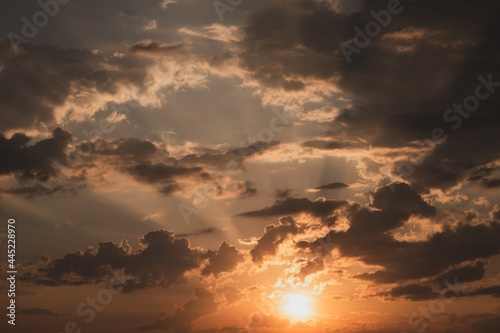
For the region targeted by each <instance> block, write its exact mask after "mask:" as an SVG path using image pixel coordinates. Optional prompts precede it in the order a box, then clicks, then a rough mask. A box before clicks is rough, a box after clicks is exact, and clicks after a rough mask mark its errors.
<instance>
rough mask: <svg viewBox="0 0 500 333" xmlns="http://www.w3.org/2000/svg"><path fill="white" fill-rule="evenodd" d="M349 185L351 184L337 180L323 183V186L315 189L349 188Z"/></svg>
mask: <svg viewBox="0 0 500 333" xmlns="http://www.w3.org/2000/svg"><path fill="white" fill-rule="evenodd" d="M347 187H349V185H347V184H344V183H339V182H335V183H329V184H326V185H321V186H318V187H316V188H314V189H315V190H320V191H321V190H338V189H342V188H347Z"/></svg>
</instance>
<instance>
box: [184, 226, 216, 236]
mask: <svg viewBox="0 0 500 333" xmlns="http://www.w3.org/2000/svg"><path fill="white" fill-rule="evenodd" d="M222 230H224V228H215V227H210V228H205V229H201V230H197V231H194V232H190V233H184V234H178V235H177V236H176V237H178V238H186V237H190V236H201V235H211V234H215V233H217V232H220V231H222Z"/></svg>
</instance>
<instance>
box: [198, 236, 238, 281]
mask: <svg viewBox="0 0 500 333" xmlns="http://www.w3.org/2000/svg"><path fill="white" fill-rule="evenodd" d="M207 257H208V263H207V265H206V266H205V267H203V269H202V271H201V275H205V276H208V275H210V274H213V275H214V276H215V277H217V276H218V275H219V274H220V273H223V272H230V271H232V270H234V269H235V268H236V266H237V265H238V263H240V262H242V261H243V259H244V257H243V254H241V253H240V252H239V251H238V249H237V248H236V247H235V246H233V245H231V244H229V243H228V242H222V244H221V245H220V246H219V249H218V250H217V251H215V252H214V251H208V254H207Z"/></svg>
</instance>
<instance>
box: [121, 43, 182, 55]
mask: <svg viewBox="0 0 500 333" xmlns="http://www.w3.org/2000/svg"><path fill="white" fill-rule="evenodd" d="M181 50H182V44H180V43H177V44H164V43H159V42H155V41H151V40H144V41H141V42H139V43H137V44H134V45H132V46H131V47H130V51H132V52H133V53H140V54H144V55H166V54H172V53H174V52H178V51H181Z"/></svg>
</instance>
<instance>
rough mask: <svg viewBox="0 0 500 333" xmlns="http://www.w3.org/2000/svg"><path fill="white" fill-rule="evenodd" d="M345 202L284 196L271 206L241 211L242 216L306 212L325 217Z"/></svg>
mask: <svg viewBox="0 0 500 333" xmlns="http://www.w3.org/2000/svg"><path fill="white" fill-rule="evenodd" d="M345 204H346V201H336V200H322V199H318V200H316V201H311V200H309V199H307V198H286V199H283V200H278V201H276V202H275V203H274V204H273V205H272V206H269V207H266V208H263V209H260V210H255V211H251V212H246V213H241V214H238V216H242V217H270V216H286V215H292V214H298V213H308V214H311V215H313V216H316V217H326V216H328V215H329V214H331V213H332V212H333V211H335V210H336V209H338V208H340V207H342V206H343V205H345Z"/></svg>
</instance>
